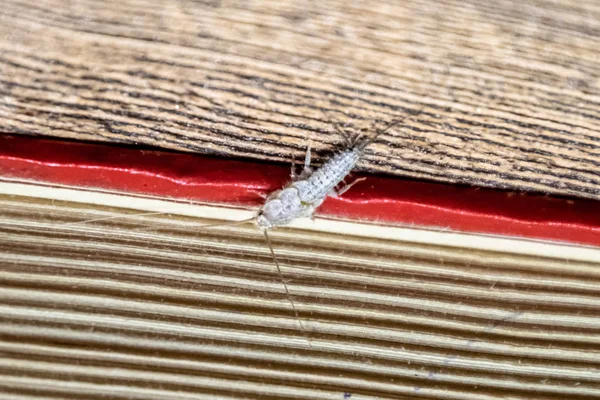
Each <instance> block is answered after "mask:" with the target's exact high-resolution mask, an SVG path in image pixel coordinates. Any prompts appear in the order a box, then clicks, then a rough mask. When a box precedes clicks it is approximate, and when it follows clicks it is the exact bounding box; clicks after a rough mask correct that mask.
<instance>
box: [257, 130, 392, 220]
mask: <svg viewBox="0 0 600 400" xmlns="http://www.w3.org/2000/svg"><path fill="white" fill-rule="evenodd" d="M399 122H401V121H394V122H392V123H390V124H388V125H387V127H386V128H384V129H382V130H379V131H378V132H376V133H375V135H373V137H370V138H365V137H361V136H355V137H354V138H348V137H345V139H346V143H347V148H346V150H343V151H341V152H339V153H337V154H336V155H334V156H333V157H332V158H331V159H329V160H328V161H327V162H325V164H323V165H322V166H321V167H320V168H319V169H317V170H315V171H313V170H312V169H311V168H310V146H309V148H308V149H307V152H306V158H305V161H304V169H303V170H302V173H301V174H300V175H296V173H295V166H294V164H293V163H292V174H291V176H292V181H291V182H290V183H289V184H288V185H287V186H285V187H284V188H283V189H281V190H278V191H276V192H274V193H272V194H271V195H269V196H268V197H267V199H266V201H265V203H264V205H263V206H262V208H261V209H260V210H259V213H258V215H257V217H256V223H257V224H258V226H259V227H260V228H262V229H263V230H266V229H270V228H274V227H277V226H283V225H287V224H289V223H290V222H292V221H293V220H295V219H296V218H302V217H312V215H313V213H314V211H315V210H316V209H317V208H318V207H319V206H320V205H321V204H322V203H323V201H325V198H326V197H327V196H331V197H337V196H340V195H342V194H343V193H345V192H346V191H347V190H348V189H350V188H351V187H352V186H353V185H354V184H356V183H358V182H360V181H362V180H364V179H365V178H359V179H356V180H354V181H353V182H352V183H350V184H346V183H345V182H344V178H346V176H348V174H349V173H350V172H351V171H352V170H353V169H354V166H355V165H356V163H357V162H358V160H359V159H360V157H361V156H362V154H363V152H364V150H365V148H366V147H367V146H368V145H369V144H371V143H372V142H373V140H375V139H376V138H377V137H378V136H379V135H380V134H382V133H384V132H386V131H387V130H388V129H390V128H391V127H392V126H394V125H396V124H397V123H399ZM342 182H344V186H343V187H342V188H341V189H339V190H336V187H337V186H338V185H340V184H341V183H342Z"/></svg>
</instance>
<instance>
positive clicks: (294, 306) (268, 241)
mask: <svg viewBox="0 0 600 400" xmlns="http://www.w3.org/2000/svg"><path fill="white" fill-rule="evenodd" d="M263 233H264V234H265V239H266V240H267V245H269V250H271V255H272V256H273V262H274V263H275V266H276V267H277V272H278V273H279V278H280V279H281V283H282V284H283V288H284V289H285V294H286V295H287V298H288V301H289V302H290V305H291V306H292V310H294V315H295V316H296V320H297V321H298V324H299V325H300V329H301V330H302V333H303V334H304V337H305V338H306V341H307V342H308V347H310V348H311V349H312V343H311V341H310V339H309V337H308V333H307V332H306V329H304V324H303V323H302V319H300V314H298V309H296V305H295V304H294V300H293V299H292V295H291V294H290V291H289V289H288V286H287V283H285V279H284V277H283V273H282V272H281V267H280V266H279V262H278V261H277V257H276V256H275V251H273V244H272V243H271V238H270V237H269V234H268V233H267V230H266V229H263Z"/></svg>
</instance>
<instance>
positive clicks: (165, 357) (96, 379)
mask: <svg viewBox="0 0 600 400" xmlns="http://www.w3.org/2000/svg"><path fill="white" fill-rule="evenodd" d="M0 142H1V143H0V210H1V211H0V246H1V249H2V251H1V252H0V257H2V262H1V265H2V268H0V279H1V281H0V310H1V311H0V315H1V316H2V318H1V322H0V337H1V340H0V351H2V354H3V356H2V357H0V375H1V376H2V377H1V378H0V388H1V389H0V390H2V393H4V394H5V395H6V396H10V398H36V396H46V397H52V398H61V397H69V396H70V397H75V398H95V397H99V396H105V397H111V398H157V399H170V398H173V399H183V398H190V399H191V398H211V399H213V398H214V399H218V398H223V399H226V398H227V399H231V398H239V399H242V398H284V397H285V398H306V399H327V398H331V399H344V398H346V399H348V398H352V399H355V398H358V399H375V398H377V399H383V398H390V399H392V398H393V399H398V398H406V399H408V398H417V397H425V398H455V399H496V398H506V397H510V398H515V399H520V398H522V399H538V398H539V399H542V398H544V399H545V398H550V397H553V398H584V397H586V396H587V397H590V396H591V397H593V396H596V395H598V394H599V393H600V387H599V386H598V379H597V377H598V374H597V372H598V371H597V367H598V365H599V360H600V357H599V352H598V346H597V345H598V334H597V332H598V323H599V322H598V321H600V319H599V318H598V316H599V310H600V297H599V296H598V292H599V289H598V288H599V287H600V285H599V283H600V268H599V267H600V235H599V231H600V219H599V217H598V213H597V212H596V210H597V203H596V202H594V201H591V200H584V199H566V198H552V197H546V196H539V195H530V194H519V193H509V192H502V191H494V190H489V189H477V188H472V187H457V186H447V185H441V184H434V183H427V182H418V181H403V180H399V179H397V178H387V177H383V176H368V179H367V180H366V181H365V182H362V183H361V184H359V185H356V187H355V188H353V189H352V190H351V191H349V192H348V193H347V194H346V195H344V196H343V197H342V198H340V199H328V200H327V202H326V203H325V204H324V205H323V208H322V213H320V214H319V215H317V216H316V217H315V219H314V220H298V221H296V222H295V223H293V224H292V225H291V226H290V227H289V228H282V229H276V230H273V231H271V232H270V235H271V236H270V237H271V241H272V245H273V250H274V252H275V254H276V257H277V262H278V264H279V266H280V269H281V274H282V275H283V278H284V280H285V283H286V285H287V288H288V290H289V295H288V294H287V293H286V290H285V289H284V286H283V284H282V281H281V276H280V275H279V272H278V270H277V268H276V265H275V262H274V260H273V257H272V255H271V253H270V251H269V248H268V246H267V243H266V242H265V239H264V236H263V234H262V232H261V231H260V230H258V229H257V228H256V227H255V226H254V225H253V224H251V223H247V224H240V225H226V224H227V223H230V222H235V221H241V220H244V219H247V218H250V217H252V216H253V215H254V212H255V211H254V210H255V209H256V207H257V205H258V204H260V201H261V194H264V193H267V192H269V191H271V190H274V189H276V188H277V187H278V186H280V185H282V184H284V183H285V182H286V180H287V179H288V178H287V174H289V167H286V166H279V165H272V164H266V163H264V164H263V163H256V162H246V161H240V160H223V159H218V158H210V157H201V156H194V155H189V154H179V153H169V152H162V151H151V150H140V149H135V148H124V147H114V146H106V145H99V144H86V143H75V142H63V141H55V140H47V139H40V138H26V137H10V136H0ZM215 224H216V225H219V224H221V225H220V226H215ZM223 224H225V225H223ZM290 299H291V300H292V301H293V304H294V307H295V308H296V311H297V315H296V313H295V312H294V310H293V309H292V307H291V304H290Z"/></svg>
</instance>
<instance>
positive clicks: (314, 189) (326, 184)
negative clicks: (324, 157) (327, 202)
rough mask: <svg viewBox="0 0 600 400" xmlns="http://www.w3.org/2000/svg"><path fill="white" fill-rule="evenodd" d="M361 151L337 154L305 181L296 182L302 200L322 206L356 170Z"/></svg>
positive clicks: (352, 150) (355, 150) (295, 185)
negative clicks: (327, 197)
mask: <svg viewBox="0 0 600 400" xmlns="http://www.w3.org/2000/svg"><path fill="white" fill-rule="evenodd" d="M359 157H360V150H358V149H351V150H346V151H343V152H341V153H338V154H336V155H335V156H334V157H333V158H332V159H331V160H329V161H327V162H326V163H325V164H323V165H322V166H321V167H320V168H319V169H317V170H316V171H314V172H313V173H312V174H311V175H310V176H309V177H307V178H306V179H304V180H300V181H297V182H294V183H293V184H292V186H294V187H296V188H297V189H298V193H299V196H300V200H301V201H302V202H304V203H308V204H315V203H318V204H320V203H321V202H322V201H323V200H324V199H325V197H326V196H327V194H329V193H330V192H331V190H332V189H333V188H334V187H336V186H337V185H338V184H339V183H340V182H341V181H342V180H343V179H344V178H345V177H346V176H347V175H348V174H349V173H350V171H352V169H354V166H355V165H356V162H357V161H358V158H359Z"/></svg>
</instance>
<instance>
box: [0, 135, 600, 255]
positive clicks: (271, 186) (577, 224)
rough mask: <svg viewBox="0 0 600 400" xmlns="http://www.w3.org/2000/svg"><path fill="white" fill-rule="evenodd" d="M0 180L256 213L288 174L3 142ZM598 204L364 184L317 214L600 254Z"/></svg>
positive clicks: (189, 158)
mask: <svg viewBox="0 0 600 400" xmlns="http://www.w3.org/2000/svg"><path fill="white" fill-rule="evenodd" d="M0 176H3V177H8V178H12V179H26V180H34V181H43V182H46V183H51V184H61V185H69V186H79V187H85V188H100V189H108V190H111V191H119V192H129V193H136V194H146V195H153V196H160V197H170V198H176V199H186V200H194V201H202V202H214V203H229V204H237V205H245V206H256V205H258V204H260V203H261V201H262V199H261V197H260V195H261V194H265V193H269V192H270V191H273V190H275V189H277V188H279V187H281V186H282V184H284V183H286V182H287V181H288V179H289V167H285V166H281V165H273V164H266V163H260V162H250V161H239V160H231V159H219V158H213V157H205V156H198V155H191V154H180V153H170V152H162V151H154V150H152V151H149V150H140V149H135V148H123V147H115V146H109V145H102V144H88V143H78V142H66V141H58V140H50V139H41V138H34V137H25V136H11V135H0ZM598 206H599V203H598V202H597V201H593V200H586V199H564V198H553V197H546V196H540V195H525V194H516V193H514V192H506V191H500V190H492V189H477V188H470V187H461V186H455V185H447V184H439V183H429V182H415V181H408V180H402V179H398V178H392V177H382V176H368V179H367V180H366V181H364V182H360V183H358V184H357V185H356V186H354V187H353V188H352V189H351V190H349V191H348V192H347V193H346V194H344V196H343V197H342V198H340V199H334V198H328V199H327V200H326V201H325V203H324V204H323V205H322V207H321V208H320V209H319V213H320V214H321V215H331V216H341V217H345V218H352V219H358V220H374V221H380V222H386V223H398V224H402V225H415V226H419V227H427V228H433V229H444V230H446V229H447V230H453V231H462V232H468V233H483V234H495V235H504V236H518V237H525V238H531V239H549V240H557V241H562V242H571V243H578V244H586V245H594V246H600V213H599V212H598V209H599V207H598Z"/></svg>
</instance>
